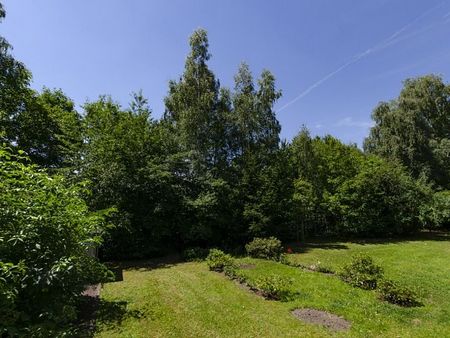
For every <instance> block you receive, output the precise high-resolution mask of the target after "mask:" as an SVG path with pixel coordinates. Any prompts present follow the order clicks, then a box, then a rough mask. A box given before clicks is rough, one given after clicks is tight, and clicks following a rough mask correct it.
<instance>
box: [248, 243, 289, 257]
mask: <svg viewBox="0 0 450 338" xmlns="http://www.w3.org/2000/svg"><path fill="white" fill-rule="evenodd" d="M245 249H246V250H247V253H248V254H249V256H251V257H254V258H263V259H273V260H279V259H280V257H281V254H282V253H283V247H282V246H281V241H280V240H279V239H277V238H275V237H269V238H255V239H254V240H253V241H251V242H250V243H248V244H247V245H245Z"/></svg>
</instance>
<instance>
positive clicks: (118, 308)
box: [76, 296, 145, 337]
mask: <svg viewBox="0 0 450 338" xmlns="http://www.w3.org/2000/svg"><path fill="white" fill-rule="evenodd" d="M127 305H128V303H127V302H126V301H106V300H103V299H99V298H98V297H90V296H83V298H82V300H81V302H80V308H79V311H80V315H79V318H78V320H77V322H76V325H77V328H78V329H77V333H76V337H94V335H95V329H96V327H97V326H98V325H108V326H116V325H120V324H121V323H122V321H123V320H125V319H126V318H142V317H144V316H145V314H144V313H142V312H141V311H138V310H129V309H128V308H127Z"/></svg>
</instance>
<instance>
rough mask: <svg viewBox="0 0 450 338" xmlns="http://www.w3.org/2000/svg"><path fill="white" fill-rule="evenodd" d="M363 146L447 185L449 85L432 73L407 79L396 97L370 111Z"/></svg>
mask: <svg viewBox="0 0 450 338" xmlns="http://www.w3.org/2000/svg"><path fill="white" fill-rule="evenodd" d="M372 118H373V120H374V121H375V126H374V127H373V128H372V129H371V131H370V135H369V137H368V138H367V139H366V140H365V142H364V149H365V150H366V151H367V152H369V153H373V154H378V155H381V156H383V157H386V158H389V159H396V160H399V161H400V162H401V163H402V164H404V165H405V166H406V167H407V168H408V169H409V170H410V171H411V173H412V174H413V175H414V176H415V177H419V176H420V175H426V176H427V177H428V178H429V179H430V180H431V181H433V182H435V183H436V184H437V185H439V186H442V187H446V188H449V187H450V165H449V163H450V85H446V84H445V83H444V82H443V81H442V79H441V78H440V77H438V76H435V75H427V76H423V77H419V78H415V79H408V80H406V81H405V82H404V87H403V89H402V91H401V92H400V95H399V97H398V98H397V99H395V100H393V101H391V102H382V103H380V104H379V105H378V106H377V107H376V108H375V110H374V112H373V114H372Z"/></svg>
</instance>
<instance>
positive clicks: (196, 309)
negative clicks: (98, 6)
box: [96, 235, 450, 337]
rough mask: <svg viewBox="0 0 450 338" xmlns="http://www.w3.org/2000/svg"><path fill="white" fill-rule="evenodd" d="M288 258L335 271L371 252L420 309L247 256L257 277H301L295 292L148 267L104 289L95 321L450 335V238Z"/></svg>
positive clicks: (310, 248)
mask: <svg viewBox="0 0 450 338" xmlns="http://www.w3.org/2000/svg"><path fill="white" fill-rule="evenodd" d="M300 249H301V251H303V252H301V253H298V254H292V255H289V258H290V259H291V260H295V261H297V262H300V263H302V264H305V265H309V264H315V263H317V261H320V262H321V263H322V264H324V265H327V266H330V267H333V268H337V267H339V266H340V265H341V264H343V263H344V262H346V261H347V260H348V259H349V258H350V257H351V254H352V253H354V252H366V253H368V254H370V255H372V256H373V257H374V259H375V260H376V262H377V263H379V264H381V265H382V266H383V267H384V268H385V274H386V276H387V277H389V278H392V279H397V280H402V281H403V282H404V283H405V284H407V285H409V286H412V287H415V288H417V289H418V291H419V294H420V296H421V300H422V302H423V303H424V306H422V307H416V308H401V307H398V306H396V305H391V304H388V303H385V302H382V301H380V300H378V299H377V296H376V293H375V292H373V291H364V290H360V289H355V288H352V287H350V286H349V285H347V284H345V283H343V282H342V281H340V280H339V279H338V278H336V277H335V276H333V275H325V274H321V273H317V272H311V271H307V270H301V269H298V268H294V267H290V266H286V265H282V264H280V263H276V262H270V261H263V260H255V259H249V258H243V259H240V260H239V261H240V262H241V263H246V264H254V265H255V266H254V268H252V269H246V270H244V273H245V274H246V276H247V277H248V278H249V279H253V278H258V277H259V276H264V275H271V274H280V275H283V276H288V277H290V278H292V279H293V280H294V283H293V285H292V290H293V291H296V292H298V294H297V296H296V297H295V298H294V299H293V300H291V301H289V302H277V301H268V300H264V299H263V298H261V297H259V296H257V295H255V294H253V293H251V292H249V291H247V290H245V289H243V288H242V287H240V286H239V285H238V284H237V283H235V282H233V281H230V280H228V279H227V278H225V277H224V276H223V275H221V274H218V273H215V272H210V271H208V268H207V266H206V264H205V263H180V264H161V265H160V266H154V265H151V264H150V265H149V264H143V263H141V265H140V267H138V266H135V267H130V268H128V269H126V270H125V271H124V281H123V282H116V283H110V284H107V285H105V286H104V289H103V290H102V293H101V298H102V303H101V306H100V310H99V315H98V320H97V330H96V336H98V337H327V336H338V337H339V336H342V337H349V336H350V337H352V336H353V337H380V336H382V337H450V261H449V258H450V236H448V235H442V236H440V237H439V238H438V237H434V238H428V239H426V238H425V239H424V238H422V239H416V240H410V241H401V242H391V243H388V242H386V243H364V244H362V243H351V242H339V243H335V242H334V243H325V242H323V243H309V244H307V245H304V246H302V247H301V248H300ZM295 308H315V309H320V310H327V311H329V312H332V313H335V314H337V315H340V316H342V317H344V318H345V319H347V320H349V321H350V322H351V323H352V327H351V329H350V331H348V332H332V331H329V330H327V329H325V328H323V327H321V326H318V325H313V324H306V323H303V322H300V321H299V320H297V319H296V318H294V316H292V314H291V313H290V311H291V310H293V309H295Z"/></svg>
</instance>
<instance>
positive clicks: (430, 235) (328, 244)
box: [287, 231, 450, 253]
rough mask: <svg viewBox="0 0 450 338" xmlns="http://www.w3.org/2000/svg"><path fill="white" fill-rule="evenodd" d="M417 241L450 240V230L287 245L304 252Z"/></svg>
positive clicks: (317, 240)
mask: <svg viewBox="0 0 450 338" xmlns="http://www.w3.org/2000/svg"><path fill="white" fill-rule="evenodd" d="M416 241H417V242H418V241H450V232H446V231H422V232H419V233H416V234H411V235H404V236H401V237H400V236H398V237H387V238H352V237H347V238H311V239H310V240H308V241H307V242H303V243H301V242H300V243H298V242H292V243H289V244H288V245H287V247H289V248H290V249H291V250H292V251H293V253H305V252H308V251H310V250H313V249H324V250H346V249H348V246H347V245H346V244H345V242H346V243H354V244H359V245H366V244H393V243H402V242H416Z"/></svg>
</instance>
